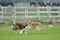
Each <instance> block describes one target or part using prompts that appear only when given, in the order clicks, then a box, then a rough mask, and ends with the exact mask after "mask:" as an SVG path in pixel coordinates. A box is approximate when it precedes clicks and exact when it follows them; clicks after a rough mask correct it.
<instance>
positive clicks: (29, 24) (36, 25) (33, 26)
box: [26, 20, 42, 31]
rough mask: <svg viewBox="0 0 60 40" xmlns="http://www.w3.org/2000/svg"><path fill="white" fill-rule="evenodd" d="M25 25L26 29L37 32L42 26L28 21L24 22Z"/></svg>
mask: <svg viewBox="0 0 60 40" xmlns="http://www.w3.org/2000/svg"><path fill="white" fill-rule="evenodd" d="M26 24H27V25H28V28H30V29H36V30H37V31H40V30H41V28H42V24H41V23H40V22H31V21H30V20H26Z"/></svg>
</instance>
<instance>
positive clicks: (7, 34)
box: [0, 24, 60, 40]
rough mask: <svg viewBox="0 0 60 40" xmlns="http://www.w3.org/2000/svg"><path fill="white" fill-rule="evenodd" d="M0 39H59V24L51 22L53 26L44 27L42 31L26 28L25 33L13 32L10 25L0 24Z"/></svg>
mask: <svg viewBox="0 0 60 40" xmlns="http://www.w3.org/2000/svg"><path fill="white" fill-rule="evenodd" d="M0 40H60V24H53V27H51V28H50V27H48V26H47V25H45V27H44V28H43V29H42V31H39V32H37V31H36V30H33V29H32V30H28V31H27V34H21V35H20V34H19V31H17V33H15V32H14V31H12V30H11V26H0Z"/></svg>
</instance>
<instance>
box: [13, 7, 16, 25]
mask: <svg viewBox="0 0 60 40" xmlns="http://www.w3.org/2000/svg"><path fill="white" fill-rule="evenodd" d="M12 12H13V15H12V20H13V23H14V24H15V22H16V7H12Z"/></svg>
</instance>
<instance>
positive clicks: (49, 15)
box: [47, 6, 51, 21]
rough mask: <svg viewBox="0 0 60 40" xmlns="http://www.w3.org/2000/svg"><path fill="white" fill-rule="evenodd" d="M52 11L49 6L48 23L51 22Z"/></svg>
mask: <svg viewBox="0 0 60 40" xmlns="http://www.w3.org/2000/svg"><path fill="white" fill-rule="evenodd" d="M50 11H51V9H50V7H49V6H47V14H48V15H47V16H48V21H50V20H51V13H50Z"/></svg>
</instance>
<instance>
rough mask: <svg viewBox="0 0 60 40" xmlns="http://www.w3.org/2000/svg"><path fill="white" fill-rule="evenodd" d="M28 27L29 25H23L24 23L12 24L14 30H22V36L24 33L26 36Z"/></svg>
mask: <svg viewBox="0 0 60 40" xmlns="http://www.w3.org/2000/svg"><path fill="white" fill-rule="evenodd" d="M26 26H27V25H23V24H22V23H13V24H12V27H13V28H12V30H15V31H16V30H20V34H22V33H23V32H24V33H25V34H26V29H27V28H26Z"/></svg>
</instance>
